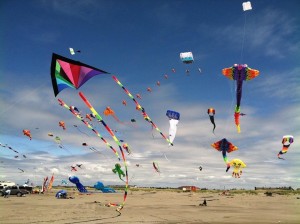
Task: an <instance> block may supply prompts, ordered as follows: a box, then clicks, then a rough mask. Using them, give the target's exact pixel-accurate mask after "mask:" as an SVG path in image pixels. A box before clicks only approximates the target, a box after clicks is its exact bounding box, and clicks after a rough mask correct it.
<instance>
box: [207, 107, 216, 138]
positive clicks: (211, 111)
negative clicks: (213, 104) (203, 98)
mask: <svg viewBox="0 0 300 224" xmlns="http://www.w3.org/2000/svg"><path fill="white" fill-rule="evenodd" d="M215 113H216V111H215V109H214V108H209V109H208V110H207V114H208V115H209V119H210V122H211V123H212V124H213V125H214V128H213V133H215V129H216V124H215Z"/></svg>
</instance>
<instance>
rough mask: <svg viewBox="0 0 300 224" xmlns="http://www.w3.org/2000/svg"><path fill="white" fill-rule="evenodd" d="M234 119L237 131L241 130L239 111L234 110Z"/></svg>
mask: <svg viewBox="0 0 300 224" xmlns="http://www.w3.org/2000/svg"><path fill="white" fill-rule="evenodd" d="M234 121H235V125H236V128H237V132H238V133H240V132H241V127H240V112H234Z"/></svg>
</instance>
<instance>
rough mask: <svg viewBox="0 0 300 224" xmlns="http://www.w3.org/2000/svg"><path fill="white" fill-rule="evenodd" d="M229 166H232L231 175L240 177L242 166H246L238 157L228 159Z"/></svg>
mask: <svg viewBox="0 0 300 224" xmlns="http://www.w3.org/2000/svg"><path fill="white" fill-rule="evenodd" d="M230 166H233V167H234V169H233V171H232V176H233V177H235V178H240V177H241V175H242V168H245V167H246V164H245V163H244V162H243V161H242V160H240V159H233V160H231V161H230Z"/></svg>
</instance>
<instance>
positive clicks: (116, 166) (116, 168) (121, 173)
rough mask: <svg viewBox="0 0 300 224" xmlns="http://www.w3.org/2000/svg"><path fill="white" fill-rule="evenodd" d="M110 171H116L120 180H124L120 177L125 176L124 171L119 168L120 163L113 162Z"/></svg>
mask: <svg viewBox="0 0 300 224" xmlns="http://www.w3.org/2000/svg"><path fill="white" fill-rule="evenodd" d="M112 171H113V172H114V173H118V175H119V178H120V180H122V181H124V180H123V179H122V177H125V173H124V172H123V170H122V169H121V165H120V163H116V164H115V168H114V169H112ZM121 176H122V177H121Z"/></svg>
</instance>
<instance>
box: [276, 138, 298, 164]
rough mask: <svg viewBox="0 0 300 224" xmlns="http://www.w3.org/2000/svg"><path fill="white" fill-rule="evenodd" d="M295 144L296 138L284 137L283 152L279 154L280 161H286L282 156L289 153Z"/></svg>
mask: <svg viewBox="0 0 300 224" xmlns="http://www.w3.org/2000/svg"><path fill="white" fill-rule="evenodd" d="M293 142H294V137H293V136H292V135H285V136H283V137H282V145H283V146H282V150H281V151H280V152H279V153H278V155H277V157H278V159H284V158H282V157H280V155H282V154H285V153H287V151H288V149H289V147H290V145H291V144H292V143H293Z"/></svg>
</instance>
